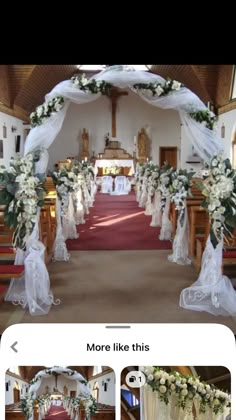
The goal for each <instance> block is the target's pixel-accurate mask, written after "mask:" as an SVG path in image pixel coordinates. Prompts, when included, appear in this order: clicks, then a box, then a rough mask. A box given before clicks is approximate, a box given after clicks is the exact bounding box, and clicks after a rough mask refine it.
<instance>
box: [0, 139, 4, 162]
mask: <svg viewBox="0 0 236 420" xmlns="http://www.w3.org/2000/svg"><path fill="white" fill-rule="evenodd" d="M0 159H3V140H0Z"/></svg>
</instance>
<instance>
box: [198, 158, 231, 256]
mask: <svg viewBox="0 0 236 420" xmlns="http://www.w3.org/2000/svg"><path fill="white" fill-rule="evenodd" d="M207 170H208V174H206V177H205V179H204V180H203V182H202V184H199V187H200V188H201V190H202V194H203V195H204V196H205V199H204V201H203V203H202V207H204V208H205V209H206V210H207V211H208V212H209V216H210V220H211V231H210V236H211V242H212V244H213V246H214V248H215V247H216V246H217V244H218V242H220V241H221V240H222V238H223V237H224V236H230V235H231V234H232V232H233V229H234V228H235V227H236V171H235V170H234V169H232V166H231V163H230V161H229V159H224V158H223V156H222V155H219V156H214V157H213V158H212V160H211V162H210V165H209V167H208V168H207Z"/></svg>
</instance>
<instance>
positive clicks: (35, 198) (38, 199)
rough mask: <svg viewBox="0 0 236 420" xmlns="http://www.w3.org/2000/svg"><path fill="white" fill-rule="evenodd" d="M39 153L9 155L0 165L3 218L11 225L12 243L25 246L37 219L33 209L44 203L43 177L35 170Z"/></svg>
mask: <svg viewBox="0 0 236 420" xmlns="http://www.w3.org/2000/svg"><path fill="white" fill-rule="evenodd" d="M39 157H40V154H39V153H38V151H37V152H36V153H34V154H33V153H29V154H28V155H26V156H25V157H22V156H20V155H19V154H17V155H16V157H15V158H11V160H10V166H9V169H7V168H5V167H4V166H1V167H0V184H1V187H0V204H1V205H4V206H5V210H4V221H5V222H6V224H7V226H8V227H9V228H12V229H14V234H13V246H14V247H16V248H20V249H22V250H25V249H26V241H27V238H28V237H29V236H30V234H31V233H32V231H33V229H34V226H35V224H36V223H37V210H38V207H42V206H43V204H44V198H45V196H46V192H47V191H46V189H45V187H44V182H45V177H44V176H42V175H40V174H35V163H36V162H37V161H38V160H39Z"/></svg>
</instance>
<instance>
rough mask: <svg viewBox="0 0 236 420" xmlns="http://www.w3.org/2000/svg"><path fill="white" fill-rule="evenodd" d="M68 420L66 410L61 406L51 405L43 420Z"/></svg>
mask: <svg viewBox="0 0 236 420" xmlns="http://www.w3.org/2000/svg"><path fill="white" fill-rule="evenodd" d="M52 419H54V420H70V417H69V416H68V414H67V412H66V410H64V408H63V407H62V406H55V405H52V406H51V407H50V410H49V412H48V415H47V416H46V417H45V420H52Z"/></svg>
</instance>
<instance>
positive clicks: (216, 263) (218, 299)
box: [180, 236, 236, 316]
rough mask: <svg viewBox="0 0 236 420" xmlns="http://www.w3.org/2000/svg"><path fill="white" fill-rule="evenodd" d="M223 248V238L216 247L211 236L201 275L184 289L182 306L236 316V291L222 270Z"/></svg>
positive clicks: (203, 259) (203, 257)
mask: <svg viewBox="0 0 236 420" xmlns="http://www.w3.org/2000/svg"><path fill="white" fill-rule="evenodd" d="M222 250H223V240H222V241H221V242H220V243H219V244H218V245H217V247H216V248H214V247H213V245H212V243H211V240H210V236H209V238H208V240H207V244H206V248H205V251H204V253H203V256H202V266H201V272H200V275H199V277H198V279H197V281H196V282H195V283H193V284H192V285H191V287H188V288H187V289H184V290H182V292H181V295H180V306H182V307H183V308H186V309H191V310H194V311H206V312H210V313H211V314H213V315H226V316H229V315H231V316H236V291H235V290H234V288H233V286H232V283H231V281H230V279H229V278H228V277H226V276H224V275H222V271H221V265H222Z"/></svg>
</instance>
